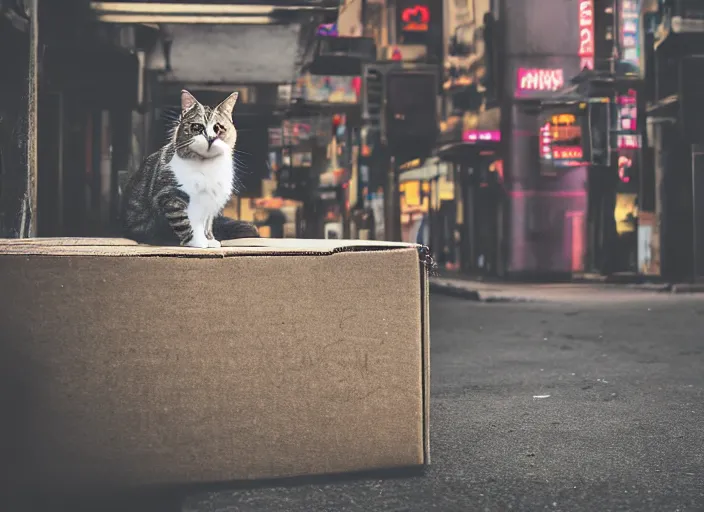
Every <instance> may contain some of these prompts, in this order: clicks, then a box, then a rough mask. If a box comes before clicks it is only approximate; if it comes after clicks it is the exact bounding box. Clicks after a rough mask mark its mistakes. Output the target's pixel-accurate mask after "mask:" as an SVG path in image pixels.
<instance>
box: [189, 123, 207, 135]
mask: <svg viewBox="0 0 704 512" xmlns="http://www.w3.org/2000/svg"><path fill="white" fill-rule="evenodd" d="M204 131H205V126H203V125H202V124H200V123H192V124H191V132H193V133H203V132H204Z"/></svg>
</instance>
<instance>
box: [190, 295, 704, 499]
mask: <svg viewBox="0 0 704 512" xmlns="http://www.w3.org/2000/svg"><path fill="white" fill-rule="evenodd" d="M525 290H526V291H524V292H523V296H524V297H525V296H526V294H527V295H529V296H530V297H529V298H530V301H527V302H472V301H467V300H463V299H459V298H452V297H446V296H442V295H433V296H432V299H431V332H432V338H431V343H432V358H431V368H432V372H431V381H432V402H431V457H432V465H431V466H430V467H429V468H428V469H427V471H426V472H425V474H424V475H422V476H414V477H410V478H402V479H398V478H397V479H373V480H361V481H349V482H338V483H332V482H330V483H316V484H310V485H302V486H296V487H277V488H263V489H254V490H237V491H223V490H220V491H217V492H211V493H204V494H198V495H194V496H190V497H189V498H188V499H186V501H185V502H184V505H183V511H184V512H226V511H227V512H235V511H237V512H240V511H241V512H338V511H339V512H347V511H350V512H352V511H364V512H373V511H380V512H392V511H393V512H402V511H414V512H415V511H418V512H422V511H431V510H439V511H447V512H452V511H458V512H459V511H462V512H471V511H490V512H493V511H508V510H512V511H513V510H515V511H540V510H550V511H565V512H568V511H569V512H580V511H584V512H596V511H599V512H609V511H634V512H648V511H653V512H655V511H657V512H676V511H680V512H684V511H702V510H704V428H703V427H702V425H703V424H704V297H702V296H698V295H673V294H667V293H657V292H653V291H644V290H631V289H625V288H623V287H621V288H616V289H611V288H609V287H598V286H593V287H589V286H586V287H585V286H582V287H579V286H576V287H575V286H574V285H565V286H563V287H559V286H557V287H556V286H553V287H547V288H544V289H543V291H542V292H541V291H540V290H539V289H536V288H530V287H526V288H525ZM556 290H558V291H556ZM516 293H517V292H516V291H515V290H511V297H513V298H516V297H518V298H520V296H521V294H520V293H519V294H518V295H516Z"/></svg>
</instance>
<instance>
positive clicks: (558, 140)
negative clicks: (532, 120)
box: [539, 110, 587, 167]
mask: <svg viewBox="0 0 704 512" xmlns="http://www.w3.org/2000/svg"><path fill="white" fill-rule="evenodd" d="M542 119H543V120H542V124H541V127H540V136H539V144H540V149H539V154H540V159H541V160H542V161H543V162H545V163H548V164H550V165H551V166H555V167H577V166H582V165H587V162H586V161H585V158H584V151H583V149H582V126H581V123H580V119H579V118H578V116H577V115H575V114H574V113H573V112H571V111H568V110H566V111H564V112H559V113H553V114H548V115H544V116H542Z"/></svg>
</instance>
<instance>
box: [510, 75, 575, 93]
mask: <svg viewBox="0 0 704 512" xmlns="http://www.w3.org/2000/svg"><path fill="white" fill-rule="evenodd" d="M564 85H565V74H564V71H563V70H562V69H561V68H518V72H517V73H516V97H522V96H534V93H554V92H555V91H558V90H559V89H561V88H562V87H564Z"/></svg>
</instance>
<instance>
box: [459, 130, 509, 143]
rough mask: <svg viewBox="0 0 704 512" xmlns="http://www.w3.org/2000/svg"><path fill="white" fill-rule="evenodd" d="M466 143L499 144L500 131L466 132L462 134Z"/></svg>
mask: <svg viewBox="0 0 704 512" xmlns="http://www.w3.org/2000/svg"><path fill="white" fill-rule="evenodd" d="M462 140H463V141H465V142H485V141H486V142H498V141H500V140H501V132H500V131H499V130H466V131H464V132H463V133H462Z"/></svg>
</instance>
